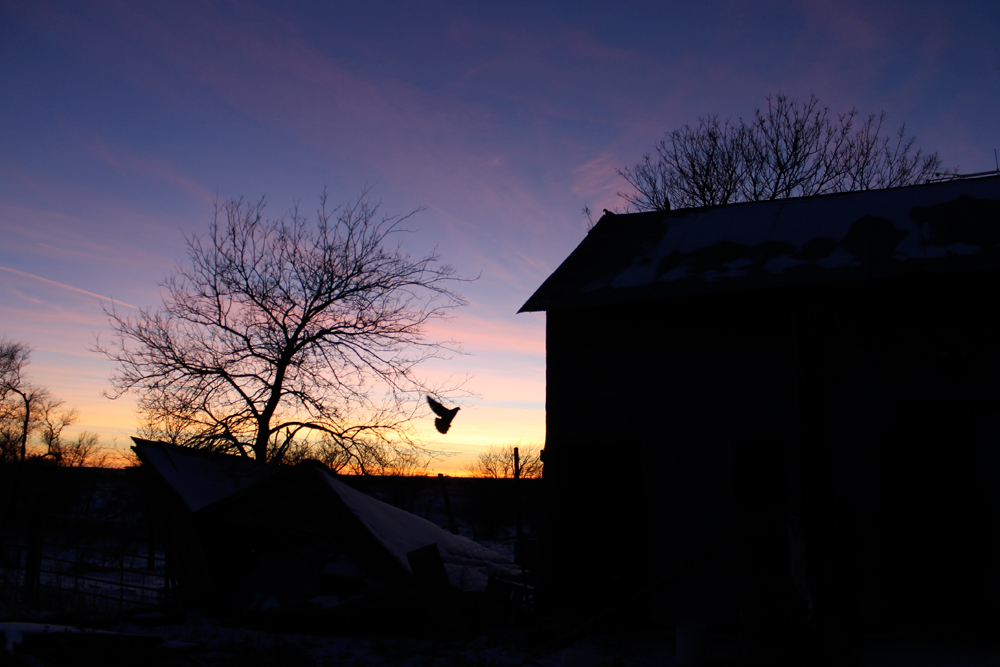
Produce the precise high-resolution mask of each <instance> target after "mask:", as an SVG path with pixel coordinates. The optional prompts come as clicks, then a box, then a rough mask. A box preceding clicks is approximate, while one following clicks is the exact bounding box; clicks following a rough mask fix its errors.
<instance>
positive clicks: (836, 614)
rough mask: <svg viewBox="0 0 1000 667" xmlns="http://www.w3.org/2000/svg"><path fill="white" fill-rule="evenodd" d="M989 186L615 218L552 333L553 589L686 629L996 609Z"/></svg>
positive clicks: (590, 246)
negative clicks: (642, 609)
mask: <svg viewBox="0 0 1000 667" xmlns="http://www.w3.org/2000/svg"><path fill="white" fill-rule="evenodd" d="M998 288H1000V174H991V175H989V176H981V177H976V178H971V177H967V178H958V179H954V180H947V181H942V182H935V183H927V184H922V185H915V186H910V187H903V188H895V189H887V190H877V191H864V192H853V193H843V194H833V195H825V196H815V197H806V198H798V199H788V200H782V201H768V202H756V203H744V204H735V205H728V206H718V207H709V208H697V209H681V210H673V211H669V212H665V213H664V212H654V213H635V214H619V215H613V214H606V215H605V216H604V217H602V218H601V219H600V221H599V222H598V223H597V224H596V225H595V226H594V227H593V229H591V230H590V232H589V233H588V235H587V237H586V238H585V239H584V240H583V241H582V242H581V243H580V245H579V246H578V247H577V248H576V249H575V250H574V251H573V252H572V253H571V254H570V255H569V257H567V258H566V260H565V261H564V262H563V263H562V265H560V266H559V267H558V269H556V271H555V272H554V273H552V275H551V276H550V277H549V278H548V279H547V280H546V281H545V282H544V283H543V284H542V285H541V286H540V287H539V288H538V290H537V291H536V292H535V293H534V294H533V295H532V296H531V298H530V299H528V301H527V302H526V303H525V304H524V306H523V307H522V309H521V311H522V312H524V311H533V312H538V311H543V312H545V313H546V355H547V371H546V373H547V374H546V383H547V389H546V420H547V422H546V424H547V436H546V444H545V450H544V460H545V487H546V496H547V498H546V503H547V508H548V509H547V511H548V516H547V520H546V528H545V531H546V532H545V535H546V539H547V548H546V567H545V569H544V579H543V584H544V588H543V589H542V591H541V594H542V595H544V596H546V597H547V599H549V600H550V601H553V602H563V603H570V602H572V603H580V602H587V601H603V602H609V601H616V600H625V601H628V600H635V601H641V603H642V604H643V605H645V606H646V609H647V610H648V611H649V612H650V613H653V614H656V615H657V616H658V617H660V618H662V619H665V620H666V621H668V622H674V623H679V624H685V623H696V624H734V623H738V622H740V620H741V619H742V620H743V622H746V623H754V622H757V623H763V624H767V623H771V624H775V623H777V624H781V623H786V622H791V621H790V619H802V618H806V617H807V616H809V615H811V617H812V618H814V619H819V620H820V621H821V622H822V623H824V624H826V625H827V626H828V627H839V628H845V629H850V628H865V627H884V626H886V625H894V624H896V625H898V624H903V625H915V624H916V625H920V624H941V623H955V622H958V623H966V622H973V621H974V620H976V619H982V618H986V617H989V616H994V617H995V616H996V615H997V612H998V610H1000V531H998V527H1000V521H998V520H1000V347H998V344H997V342H998V341H1000V298H998Z"/></svg>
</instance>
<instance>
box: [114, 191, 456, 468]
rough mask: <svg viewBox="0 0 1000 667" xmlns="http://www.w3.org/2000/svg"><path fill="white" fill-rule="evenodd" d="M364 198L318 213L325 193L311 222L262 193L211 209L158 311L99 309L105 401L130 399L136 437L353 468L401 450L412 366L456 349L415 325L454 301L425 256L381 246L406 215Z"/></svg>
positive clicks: (447, 275)
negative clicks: (313, 448)
mask: <svg viewBox="0 0 1000 667" xmlns="http://www.w3.org/2000/svg"><path fill="white" fill-rule="evenodd" d="M366 194H367V193H364V194H363V195H362V197H361V198H360V199H359V200H358V201H357V202H355V203H352V204H348V205H346V206H343V207H337V208H333V209H331V208H329V207H328V204H327V198H326V194H325V193H324V194H323V196H321V198H320V207H319V210H318V211H317V213H316V217H315V219H314V220H312V221H310V220H309V219H308V218H307V217H306V216H304V215H302V214H300V213H299V211H298V209H297V208H295V209H293V210H292V212H291V213H290V215H289V216H288V217H282V218H277V219H269V218H265V217H264V201H263V200H260V201H258V202H255V203H251V202H246V201H244V200H243V199H235V200H231V201H229V202H228V203H227V204H226V205H225V206H224V207H223V208H222V209H217V210H216V215H215V219H214V220H213V222H212V223H211V225H210V227H209V232H208V234H207V236H205V237H197V236H195V237H190V238H188V239H187V244H188V256H189V262H188V264H187V265H186V266H183V267H181V268H179V269H178V270H177V272H176V274H175V275H173V276H171V277H169V278H168V279H167V280H166V282H165V283H164V285H163V286H164V287H165V289H166V294H165V296H164V297H163V299H162V304H161V306H160V307H159V308H158V309H155V310H152V309H146V310H140V311H139V312H138V314H134V315H129V314H124V313H119V312H117V311H115V310H112V311H110V312H108V315H109V318H110V325H111V328H112V329H113V331H114V340H113V342H112V343H111V344H110V345H102V344H101V343H100V341H98V345H97V348H96V349H98V350H99V351H101V352H103V353H104V354H105V355H106V356H107V357H108V358H110V359H111V360H113V361H114V362H116V366H117V368H116V371H115V372H114V374H113V375H112V379H111V381H112V387H113V389H112V390H111V391H110V392H109V394H108V395H109V396H110V397H112V398H116V397H118V396H121V395H122V394H124V393H126V392H128V391H134V392H137V393H138V395H139V401H140V408H141V411H142V412H143V414H144V415H145V418H146V422H147V426H148V428H147V430H146V432H147V433H149V434H155V432H156V431H157V429H163V430H164V431H166V432H167V433H168V434H170V437H171V439H173V440H174V441H178V442H184V443H186V444H191V445H196V446H202V447H209V448H213V449H217V450H223V451H234V452H238V453H239V454H241V455H243V456H247V457H252V458H254V459H255V460H257V461H260V462H269V463H277V462H280V461H281V460H282V459H283V458H284V457H285V456H286V455H287V454H288V453H289V452H290V451H293V450H294V449H295V448H296V447H299V446H301V445H302V443H303V442H305V443H315V442H317V441H318V440H319V439H323V440H324V441H325V442H327V443H328V444H329V445H330V446H332V447H334V448H339V450H340V451H341V452H343V455H344V456H346V457H347V458H348V459H350V460H351V461H353V462H354V463H355V464H357V465H359V466H361V467H362V468H364V467H365V465H366V462H367V461H369V460H370V457H369V456H368V455H367V453H366V449H369V448H374V449H377V450H395V449H407V448H408V447H409V446H410V445H412V440H411V438H410V435H411V433H412V430H411V429H412V427H411V420H412V419H413V417H414V416H415V415H416V414H417V413H418V412H419V411H420V410H421V409H422V407H423V405H422V403H421V401H422V395H423V394H424V393H428V391H429V388H428V387H427V386H426V385H425V384H424V383H423V382H422V381H421V380H420V379H419V378H418V377H417V375H416V370H417V368H418V367H419V366H420V364H421V363H422V362H424V361H426V360H428V359H430V358H434V357H442V356H447V355H448V354H450V353H451V352H453V351H455V349H454V346H453V344H452V343H451V342H450V341H448V342H438V341H430V340H427V338H426V337H425V325H426V324H427V323H428V322H430V321H431V320H433V319H435V318H440V317H443V316H444V315H445V314H446V313H447V311H448V310H449V309H451V308H454V307H456V306H459V305H462V304H464V301H463V299H462V297H461V296H460V295H458V294H456V293H455V292H453V291H452V290H451V289H450V286H451V285H452V284H454V282H455V281H457V280H460V279H459V278H457V277H456V275H455V271H454V269H453V268H452V267H450V266H448V265H443V264H441V263H440V260H439V258H438V256H437V255H436V254H434V253H432V254H429V255H427V256H424V257H420V258H414V257H411V256H410V255H409V254H407V253H406V252H405V251H403V250H402V248H401V247H400V246H399V245H396V246H392V245H390V242H391V241H393V240H394V239H395V238H397V237H398V235H399V234H401V233H403V232H404V231H406V230H405V229H404V228H403V227H402V226H401V225H402V223H403V222H404V221H405V220H406V219H407V218H409V217H410V216H409V215H406V216H380V215H379V214H378V206H377V205H373V204H371V203H369V201H368V200H367V198H366V196H365V195H366ZM410 215H412V214H410Z"/></svg>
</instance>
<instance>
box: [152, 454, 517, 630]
mask: <svg viewBox="0 0 1000 667" xmlns="http://www.w3.org/2000/svg"><path fill="white" fill-rule="evenodd" d="M133 440H134V441H135V446H134V447H133V449H134V451H135V452H136V454H137V455H138V457H139V459H140V461H141V462H142V469H143V470H144V471H145V472H146V473H147V474H148V476H149V477H150V478H151V481H152V485H151V488H152V489H153V490H154V491H155V495H156V497H157V498H158V500H159V502H158V503H157V505H158V508H159V511H160V516H161V517H162V520H163V523H164V524H165V526H166V529H167V543H168V554H167V558H168V567H169V568H170V569H171V576H173V577H175V578H176V580H177V581H178V583H179V587H180V589H179V594H180V597H181V599H182V601H183V603H184V604H186V605H189V606H193V607H196V608H202V609H211V610H218V611H229V612H246V611H251V612H255V611H264V612H266V611H268V610H271V609H279V608H281V609H290V608H294V609H298V608H303V607H306V606H311V607H315V608H330V607H335V606H338V605H341V604H344V603H347V602H351V601H355V600H359V599H364V598H367V597H370V596H373V595H376V594H379V593H382V592H386V591H389V590H392V589H394V588H397V587H399V586H403V585H406V584H408V583H411V582H414V581H415V580H417V581H422V582H424V583H434V580H435V579H437V580H438V583H440V584H441V585H445V586H447V585H449V584H450V586H453V587H454V588H457V589H459V590H462V591H467V592H474V591H483V590H485V589H486V587H487V584H488V583H489V581H490V578H491V577H507V578H510V577H514V576H516V575H517V573H518V570H517V569H516V568H515V566H514V564H513V563H512V562H510V561H509V560H507V559H505V558H504V557H503V556H501V555H500V554H497V553H496V552H494V551H492V550H490V549H488V548H486V547H483V546H482V545H479V544H477V543H475V542H473V541H472V540H469V539H467V538H465V537H462V536H460V535H453V534H451V533H449V532H447V531H445V530H443V529H441V528H439V527H438V526H436V525H434V524H433V523H431V522H430V521H427V520H425V519H422V518H420V517H418V516H415V515H413V514H411V513H409V512H406V511H404V510H401V509H399V508H397V507H394V506H392V505H389V504H387V503H384V502H382V501H380V500H378V499H376V498H372V497H371V496H368V495H366V494H364V493H361V492H360V491H357V490H355V489H353V488H351V487H350V486H349V485H347V484H345V483H344V482H343V481H341V480H340V479H338V477H337V475H335V474H334V473H332V472H331V471H330V470H329V469H328V468H326V467H325V466H323V465H322V464H321V463H319V462H316V461H304V462H302V463H299V464H298V465H295V466H288V467H281V468H270V467H266V466H263V465H260V464H258V463H255V462H253V461H250V460H248V459H245V458H241V457H238V456H232V455H227V454H218V453H212V452H205V451H201V450H196V449H191V448H186V447H180V446H176V445H171V444H168V443H163V442H153V441H149V440H142V439H139V438H133ZM442 566H443V571H442ZM445 578H446V580H445Z"/></svg>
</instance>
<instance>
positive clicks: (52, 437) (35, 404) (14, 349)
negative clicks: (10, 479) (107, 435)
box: [0, 338, 108, 466]
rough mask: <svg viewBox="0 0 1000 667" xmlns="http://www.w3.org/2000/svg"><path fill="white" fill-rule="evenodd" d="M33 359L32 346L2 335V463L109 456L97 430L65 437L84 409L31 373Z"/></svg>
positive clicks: (95, 462) (95, 461)
mask: <svg viewBox="0 0 1000 667" xmlns="http://www.w3.org/2000/svg"><path fill="white" fill-rule="evenodd" d="M30 359H31V348H30V347H28V346H27V345H25V344H24V343H20V342H15V341H9V340H7V339H4V338H0V463H14V462H18V461H20V462H24V461H27V460H29V459H46V460H49V461H51V462H53V463H55V464H57V465H62V466H84V465H92V466H100V465H103V464H105V463H106V462H107V458H108V456H107V453H106V452H105V451H104V450H103V448H102V447H101V446H100V444H99V443H98V438H97V434H96V433H88V432H87V431H84V432H82V433H79V434H78V435H77V437H76V439H67V438H65V437H64V435H63V431H64V430H65V429H66V427H68V426H71V425H73V424H74V423H76V421H77V420H78V419H79V413H78V412H77V411H76V409H74V408H70V409H64V408H63V401H61V400H59V399H58V398H56V397H55V396H53V395H52V393H51V392H50V391H49V390H48V389H46V388H45V387H40V386H38V385H36V384H34V383H33V382H31V381H30V380H29V379H28V377H27V374H26V372H25V368H26V366H27V365H28V363H29V362H30Z"/></svg>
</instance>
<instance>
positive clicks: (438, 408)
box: [427, 396, 462, 433]
mask: <svg viewBox="0 0 1000 667" xmlns="http://www.w3.org/2000/svg"><path fill="white" fill-rule="evenodd" d="M427 405H429V406H431V410H433V411H434V414H436V415H437V419H435V420H434V426H436V427H437V430H438V433H447V432H448V429H449V428H451V420H452V419H454V418H455V415H457V414H458V411H459V410H461V409H462V408H452V409H451V410H449V409H448V408H446V407H444V406H443V405H441V404H440V403H438V402H437V401H435V400H434V399H433V398H431V397H430V396H428V397H427Z"/></svg>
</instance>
